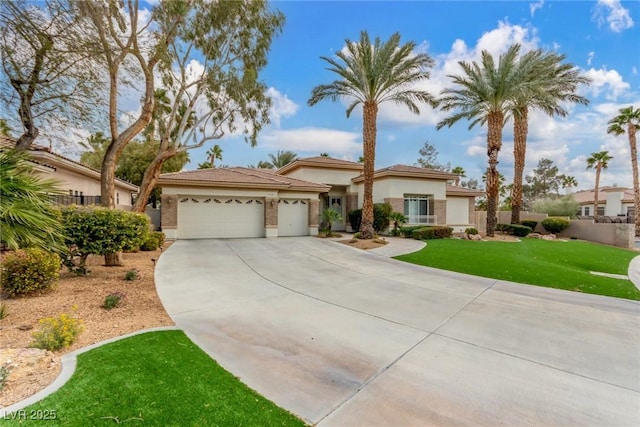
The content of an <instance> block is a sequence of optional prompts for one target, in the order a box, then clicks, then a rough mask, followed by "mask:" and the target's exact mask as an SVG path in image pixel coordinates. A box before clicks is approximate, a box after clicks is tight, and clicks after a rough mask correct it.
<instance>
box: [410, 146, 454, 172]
mask: <svg viewBox="0 0 640 427" xmlns="http://www.w3.org/2000/svg"><path fill="white" fill-rule="evenodd" d="M418 154H420V157H419V158H418V160H416V165H417V166H419V167H421V168H426V169H435V170H440V171H445V172H449V171H450V170H451V163H449V162H447V164H441V163H440V162H438V154H439V153H438V150H437V149H436V146H435V145H433V144H430V143H429V142H428V141H427V142H425V143H424V145H423V146H422V148H420V150H418Z"/></svg>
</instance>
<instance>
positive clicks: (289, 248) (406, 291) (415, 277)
mask: <svg viewBox="0 0 640 427" xmlns="http://www.w3.org/2000/svg"><path fill="white" fill-rule="evenodd" d="M460 262H464V260H460ZM496 264H499V260H496ZM156 284H157V288H158V293H159V295H160V298H161V299H162V301H163V303H164V305H165V307H166V309H167V311H168V313H169V314H170V315H171V317H172V318H173V319H174V320H175V322H176V325H177V326H178V327H180V328H181V329H184V331H185V332H186V333H187V334H188V335H189V337H190V338H191V339H192V340H193V341H194V342H195V343H197V344H198V345H199V346H200V347H201V348H203V349H204V350H205V351H206V352H207V353H209V354H210V355H211V357H212V358H214V359H216V360H217V361H218V362H219V363H220V364H221V365H222V366H223V367H225V368H226V369H227V370H229V371H231V372H232V373H233V374H234V375H236V376H238V377H239V378H240V379H241V380H242V381H243V382H245V383H246V384H247V385H249V386H250V387H251V388H253V389H255V390H257V391H258V392H260V393H261V394H263V395H264V396H266V397H267V398H269V399H271V400H272V401H274V402H275V403H276V404H278V405H280V406H282V407H284V408H286V409H288V410H290V411H292V412H293V413H295V414H297V415H299V416H301V417H302V418H304V419H305V420H306V421H308V422H310V423H314V424H315V423H319V425H321V426H329V425H331V426H334V425H335V426H356V425H362V426H374V425H389V426H414V425H420V426H423V425H440V426H442V425H487V426H495V425H513V426H515V425H518V426H523V425H527V426H538V425H539V426H569V425H571V426H586V425H592V426H638V425H640V332H639V331H640V328H639V326H640V319H639V313H640V311H639V310H640V304H638V303H637V302H634V301H626V300H620V299H615V298H607V297H600V296H594V295H587V294H580V293H572V292H566V291H560V290H555V289H546V288H540V287H535V286H525V285H518V284H513V283H508V282H503V281H495V280H492V279H485V278H479V277H473V276H467V275H462V274H456V273H451V272H445V271H440V270H435V269H430V268H424V267H419V266H415V265H411V264H406V263H402V262H399V261H396V260H393V259H389V258H386V257H384V256H380V255H376V254H373V253H367V252H364V251H359V250H356V249H353V248H350V247H347V246H344V245H341V244H339V243H335V242H331V241H326V240H322V239H317V238H313V237H301V238H278V239H238V240H192V241H185V240H182V241H177V242H175V243H174V244H173V245H172V246H171V247H170V248H169V249H168V250H167V251H166V252H165V253H164V254H163V255H162V256H161V258H160V260H159V262H158V265H157V268H156Z"/></svg>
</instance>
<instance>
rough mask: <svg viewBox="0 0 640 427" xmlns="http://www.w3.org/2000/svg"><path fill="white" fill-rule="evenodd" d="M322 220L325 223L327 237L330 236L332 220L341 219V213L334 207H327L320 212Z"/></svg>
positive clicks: (338, 220) (337, 220)
mask: <svg viewBox="0 0 640 427" xmlns="http://www.w3.org/2000/svg"><path fill="white" fill-rule="evenodd" d="M322 220H323V221H324V222H326V223H327V237H331V227H332V226H333V223H334V222H340V221H342V215H340V212H338V211H337V210H335V209H331V208H327V209H325V210H324V211H323V212H322Z"/></svg>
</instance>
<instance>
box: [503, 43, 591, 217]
mask: <svg viewBox="0 0 640 427" xmlns="http://www.w3.org/2000/svg"><path fill="white" fill-rule="evenodd" d="M565 58H566V56H565V55H561V54H558V53H556V52H544V51H542V50H541V49H537V50H533V51H530V52H527V53H526V54H524V55H522V57H521V58H520V60H519V61H518V68H519V71H518V73H519V75H520V76H521V77H520V78H521V79H522V81H521V85H520V89H519V90H518V91H517V92H516V94H515V97H514V103H513V111H512V114H513V157H514V174H513V185H512V187H511V223H512V224H518V223H520V210H521V209H522V177H523V174H524V165H525V156H526V151H527V134H528V132H529V123H528V121H529V111H531V110H540V111H542V112H544V113H546V114H547V115H549V116H551V117H553V116H556V115H557V116H561V117H566V116H567V115H568V112H567V111H566V110H565V109H564V107H563V106H562V105H561V103H562V102H574V103H577V104H582V105H587V104H588V103H589V100H588V99H587V98H585V97H583V96H580V95H577V94H576V93H575V92H576V90H577V88H578V86H579V85H580V84H589V83H590V82H591V80H590V79H589V78H587V77H584V76H581V75H580V72H579V71H578V69H577V68H576V67H575V66H574V65H573V64H568V63H563V61H564V60H565Z"/></svg>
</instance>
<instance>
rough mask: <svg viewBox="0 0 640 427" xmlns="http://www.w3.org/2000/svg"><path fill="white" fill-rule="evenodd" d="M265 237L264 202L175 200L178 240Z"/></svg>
mask: <svg viewBox="0 0 640 427" xmlns="http://www.w3.org/2000/svg"><path fill="white" fill-rule="evenodd" d="M222 237H226V238H234V237H264V199H259V198H246V197H203V196H197V197H196V196H189V197H186V196H185V197H180V198H179V199H178V238H179V239H211V238H222Z"/></svg>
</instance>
